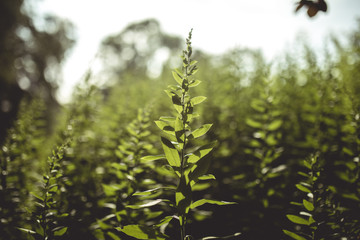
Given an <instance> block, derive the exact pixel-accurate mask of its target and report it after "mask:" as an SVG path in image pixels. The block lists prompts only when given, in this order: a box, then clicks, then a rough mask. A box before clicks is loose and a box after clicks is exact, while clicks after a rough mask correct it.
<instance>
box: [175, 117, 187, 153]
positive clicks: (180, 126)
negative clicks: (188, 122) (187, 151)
mask: <svg viewBox="0 0 360 240" xmlns="http://www.w3.org/2000/svg"><path fill="white" fill-rule="evenodd" d="M175 135H176V139H177V141H178V142H179V143H184V141H185V129H184V123H183V121H182V120H181V119H180V118H178V117H177V118H176V120H175ZM179 147H180V149H182V148H183V144H182V145H180V146H179Z"/></svg>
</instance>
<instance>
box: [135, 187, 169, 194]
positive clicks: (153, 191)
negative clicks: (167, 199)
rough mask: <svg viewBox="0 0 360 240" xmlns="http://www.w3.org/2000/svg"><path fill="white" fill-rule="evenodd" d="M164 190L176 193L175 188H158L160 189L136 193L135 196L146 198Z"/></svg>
mask: <svg viewBox="0 0 360 240" xmlns="http://www.w3.org/2000/svg"><path fill="white" fill-rule="evenodd" d="M163 189H167V190H170V191H175V188H171V187H158V188H154V189H150V190H146V191H143V192H136V193H134V194H133V196H146V195H150V194H153V193H156V192H158V191H160V190H163Z"/></svg>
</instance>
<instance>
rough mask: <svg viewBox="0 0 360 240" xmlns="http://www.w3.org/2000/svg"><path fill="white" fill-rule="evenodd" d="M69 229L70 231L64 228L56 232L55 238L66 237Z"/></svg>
mask: <svg viewBox="0 0 360 240" xmlns="http://www.w3.org/2000/svg"><path fill="white" fill-rule="evenodd" d="M67 229H68V228H67V227H62V228H60V229H59V230H56V231H55V232H54V236H62V235H64V234H65V233H66V231H67Z"/></svg>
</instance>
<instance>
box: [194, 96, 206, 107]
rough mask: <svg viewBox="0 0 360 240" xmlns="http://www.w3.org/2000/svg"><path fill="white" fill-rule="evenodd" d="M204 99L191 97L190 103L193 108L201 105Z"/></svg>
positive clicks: (202, 97)
mask: <svg viewBox="0 0 360 240" xmlns="http://www.w3.org/2000/svg"><path fill="white" fill-rule="evenodd" d="M205 99H206V97H204V96H197V97H193V98H192V99H191V100H190V102H191V103H192V105H193V106H195V105H197V104H200V103H202V102H203V101H205Z"/></svg>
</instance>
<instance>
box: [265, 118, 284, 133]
mask: <svg viewBox="0 0 360 240" xmlns="http://www.w3.org/2000/svg"><path fill="white" fill-rule="evenodd" d="M282 123H283V121H282V120H280V119H277V120H274V121H272V122H271V123H270V124H269V126H268V130H269V131H275V130H277V129H279V127H281V125H282Z"/></svg>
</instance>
